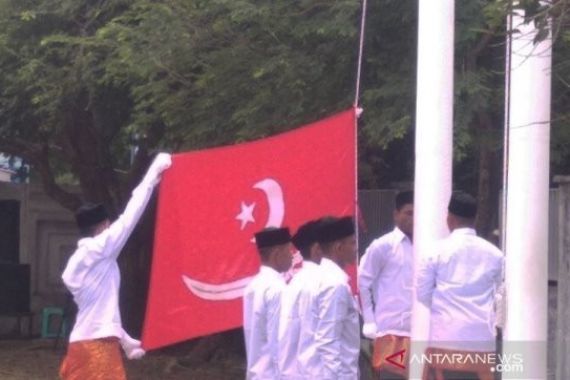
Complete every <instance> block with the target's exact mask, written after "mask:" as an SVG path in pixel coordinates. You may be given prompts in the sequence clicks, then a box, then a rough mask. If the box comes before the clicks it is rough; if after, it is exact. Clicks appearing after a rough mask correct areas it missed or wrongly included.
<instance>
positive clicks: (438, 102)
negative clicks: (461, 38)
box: [409, 0, 455, 379]
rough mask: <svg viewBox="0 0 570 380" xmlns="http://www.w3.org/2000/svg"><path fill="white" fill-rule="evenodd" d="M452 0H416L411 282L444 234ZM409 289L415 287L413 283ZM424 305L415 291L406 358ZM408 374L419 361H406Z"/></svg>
mask: <svg viewBox="0 0 570 380" xmlns="http://www.w3.org/2000/svg"><path fill="white" fill-rule="evenodd" d="M454 26H455V2H454V0H438V1H433V0H419V12H418V63H417V99H416V146H415V151H416V164H415V179H414V283H415V281H416V280H415V279H416V278H417V270H418V267H419V265H420V264H421V262H422V258H423V257H425V256H427V255H428V254H429V253H430V252H433V249H434V248H433V247H434V245H435V243H436V241H437V240H438V239H441V238H443V237H445V236H447V234H448V229H447V225H446V215H447V203H448V202H449V197H450V195H451V183H452V175H451V174H452V141H453V72H454V67H453V57H454ZM414 289H415V287H414ZM429 314H430V312H429V309H428V308H427V307H426V306H425V305H423V304H421V303H419V302H418V301H417V298H416V296H415V290H414V301H413V307H412V332H411V338H412V342H411V352H410V358H413V357H421V355H422V354H423V353H424V352H425V349H426V348H427V341H428V339H429V326H430V325H429ZM409 370H410V379H420V378H421V377H422V370H423V365H422V364H421V362H419V361H417V360H415V361H410V369H409Z"/></svg>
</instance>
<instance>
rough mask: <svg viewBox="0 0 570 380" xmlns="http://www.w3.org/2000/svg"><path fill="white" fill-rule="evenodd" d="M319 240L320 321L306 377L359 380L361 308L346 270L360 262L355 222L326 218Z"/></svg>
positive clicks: (314, 307)
mask: <svg viewBox="0 0 570 380" xmlns="http://www.w3.org/2000/svg"><path fill="white" fill-rule="evenodd" d="M317 241H318V243H319V245H320V247H321V250H322V255H323V257H322V259H321V264H320V273H321V276H319V285H318V287H317V289H316V291H315V296H314V297H315V298H314V302H313V305H312V310H313V311H312V315H313V318H314V319H315V322H316V325H315V336H314V339H315V341H314V360H313V361H311V362H309V363H308V365H307V363H306V362H305V364H304V365H303V370H304V371H305V373H304V374H306V375H309V376H308V377H305V378H310V379H319V380H333V379H334V380H356V379H358V355H359V353H360V332H359V320H358V307H357V304H356V300H355V299H354V296H353V294H352V291H351V289H350V285H349V282H348V281H349V277H348V275H347V274H346V272H345V271H344V268H345V267H346V266H347V265H349V264H352V263H354V262H355V260H356V254H357V252H356V250H357V248H356V236H355V229H354V221H353V220H352V218H351V217H343V218H325V219H323V220H322V221H321V223H320V224H319V228H318V232H317ZM308 322H309V323H310V321H308ZM301 359H303V358H301Z"/></svg>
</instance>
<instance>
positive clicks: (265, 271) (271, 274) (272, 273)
mask: <svg viewBox="0 0 570 380" xmlns="http://www.w3.org/2000/svg"><path fill="white" fill-rule="evenodd" d="M259 273H260V274H261V275H262V276H264V277H268V278H271V279H276V280H279V281H283V282H284V281H285V280H284V279H283V276H281V274H280V273H279V272H277V271H276V270H275V269H273V268H271V267H269V266H267V265H261V268H259Z"/></svg>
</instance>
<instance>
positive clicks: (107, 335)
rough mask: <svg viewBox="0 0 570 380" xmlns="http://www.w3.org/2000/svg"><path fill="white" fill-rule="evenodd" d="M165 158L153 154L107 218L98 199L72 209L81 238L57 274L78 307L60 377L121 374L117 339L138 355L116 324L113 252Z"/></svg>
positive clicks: (133, 355)
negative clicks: (123, 202) (113, 216)
mask: <svg viewBox="0 0 570 380" xmlns="http://www.w3.org/2000/svg"><path fill="white" fill-rule="evenodd" d="M171 162H172V161H171V157H170V155H169V154H166V153H160V154H158V155H157V157H156V158H155V159H154V161H153V163H152V164H151V165H150V168H149V169H148V171H147V173H146V175H145V176H144V178H143V180H142V181H141V183H140V184H139V185H138V186H137V187H136V188H135V189H134V190H133V192H132V196H131V199H130V200H129V202H128V204H127V206H126V208H125V210H124V211H123V213H122V214H121V215H120V216H119V218H118V219H117V220H116V221H114V222H113V223H111V221H110V219H109V216H108V214H107V212H106V210H105V208H104V207H103V205H92V204H88V205H84V206H82V207H81V208H80V209H79V210H78V211H77V213H76V221H77V225H78V227H79V230H80V234H81V239H80V240H79V242H78V243H77V249H76V251H75V252H74V253H73V255H72V256H71V257H70V258H69V261H68V262H67V266H66V267H65V270H64V272H63V275H62V279H63V282H64V284H65V286H66V287H67V289H68V290H69V291H70V292H71V294H72V295H73V299H74V301H75V303H76V304H77V308H78V312H77V317H76V321H75V325H74V326H73V329H72V331H71V335H70V338H69V341H70V344H69V347H68V350H67V354H66V357H65V358H64V360H63V363H62V365H61V368H60V376H61V377H62V378H63V379H66V380H75V379H82V380H83V379H87V380H89V379H113V380H115V379H125V378H126V375H125V370H124V367H123V362H122V358H121V354H120V350H119V345H121V346H122V347H123V350H124V351H125V353H126V354H127V357H129V358H130V359H132V358H140V357H142V355H144V351H143V350H142V349H141V348H140V342H139V341H138V340H135V339H132V338H131V337H130V336H129V335H128V334H127V333H126V332H125V330H123V327H122V324H121V314H120V311H119V285H120V281H121V275H120V272H119V266H118V264H117V258H118V256H119V254H120V253H121V250H122V249H123V247H124V246H125V243H126V242H127V239H128V238H129V236H130V234H131V233H132V231H133V229H134V228H135V226H136V224H137V222H138V221H139V219H140V217H141V216H142V214H143V211H144V210H145V208H146V205H147V204H148V201H149V199H150V197H151V195H152V193H153V190H154V187H155V186H156V185H157V184H158V182H159V181H160V177H161V174H162V172H163V171H164V170H166V169H167V168H168V167H170V165H171Z"/></svg>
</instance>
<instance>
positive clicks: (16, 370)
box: [0, 339, 244, 380]
mask: <svg viewBox="0 0 570 380" xmlns="http://www.w3.org/2000/svg"><path fill="white" fill-rule="evenodd" d="M63 355H64V352H63V350H62V349H58V350H54V349H53V341H52V340H40V339H38V340H0V379H2V380H55V379H58V376H57V371H58V368H59V364H60V362H61V359H62V357H63ZM242 361H243V360H242V359H241V358H237V357H226V358H218V359H213V360H211V361H210V362H209V363H205V364H203V365H199V366H193V368H185V367H182V366H181V365H180V364H178V362H177V360H176V356H174V355H173V354H168V353H149V354H147V356H145V357H144V358H143V359H142V360H136V361H126V362H125V363H126V369H127V376H128V378H129V380H182V379H184V380H226V379H227V380H233V379H243V368H242V367H243V365H244V364H243V363H242Z"/></svg>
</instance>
